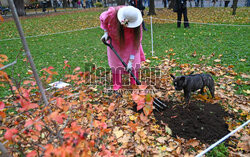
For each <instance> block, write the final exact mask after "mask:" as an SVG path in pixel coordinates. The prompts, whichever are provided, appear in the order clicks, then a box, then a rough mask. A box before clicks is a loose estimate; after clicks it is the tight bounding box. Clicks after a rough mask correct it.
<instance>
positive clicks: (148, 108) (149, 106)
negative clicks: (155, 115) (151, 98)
mask: <svg viewBox="0 0 250 157" xmlns="http://www.w3.org/2000/svg"><path fill="white" fill-rule="evenodd" d="M152 111H153V104H146V105H145V107H144V108H143V112H144V114H145V115H146V116H148V115H150V113H151V112H152Z"/></svg>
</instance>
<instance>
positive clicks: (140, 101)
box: [132, 94, 145, 111]
mask: <svg viewBox="0 0 250 157" xmlns="http://www.w3.org/2000/svg"><path fill="white" fill-rule="evenodd" d="M132 99H133V100H134V101H135V103H136V104H137V111H138V110H140V109H142V108H143V107H144V104H145V96H144V95H138V94H132Z"/></svg>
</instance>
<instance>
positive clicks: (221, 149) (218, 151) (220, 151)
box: [206, 143, 229, 157]
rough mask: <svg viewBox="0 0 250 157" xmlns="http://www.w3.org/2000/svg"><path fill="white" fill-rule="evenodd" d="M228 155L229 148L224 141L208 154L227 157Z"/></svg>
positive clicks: (209, 155)
mask: <svg viewBox="0 0 250 157" xmlns="http://www.w3.org/2000/svg"><path fill="white" fill-rule="evenodd" d="M228 155H229V153H228V149H227V147H226V146H225V145H224V143H222V144H220V145H218V146H216V147H215V148H214V149H212V150H211V151H209V152H208V153H207V154H206V156H207V157H227V156H228Z"/></svg>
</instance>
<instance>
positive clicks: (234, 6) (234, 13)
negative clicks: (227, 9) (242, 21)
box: [233, 0, 238, 15]
mask: <svg viewBox="0 0 250 157" xmlns="http://www.w3.org/2000/svg"><path fill="white" fill-rule="evenodd" d="M237 3H238V0H233V15H236V9H237Z"/></svg>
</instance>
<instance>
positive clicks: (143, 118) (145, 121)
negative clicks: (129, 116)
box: [140, 113, 149, 123]
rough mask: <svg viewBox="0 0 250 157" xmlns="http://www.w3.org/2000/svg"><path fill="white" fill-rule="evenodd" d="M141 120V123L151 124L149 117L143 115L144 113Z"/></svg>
mask: <svg viewBox="0 0 250 157" xmlns="http://www.w3.org/2000/svg"><path fill="white" fill-rule="evenodd" d="M140 119H141V121H143V122H144V123H147V122H149V119H148V117H147V116H144V114H143V113H141V114H140Z"/></svg>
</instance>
